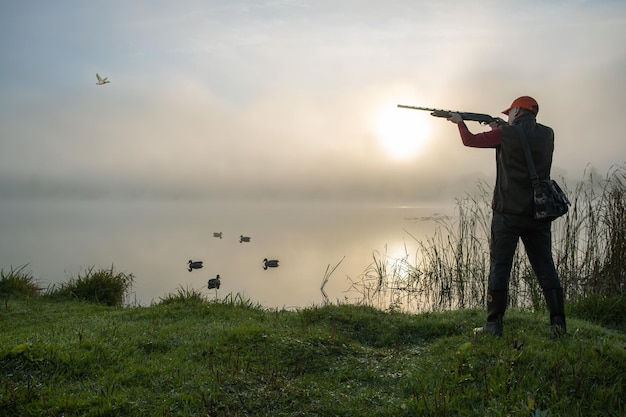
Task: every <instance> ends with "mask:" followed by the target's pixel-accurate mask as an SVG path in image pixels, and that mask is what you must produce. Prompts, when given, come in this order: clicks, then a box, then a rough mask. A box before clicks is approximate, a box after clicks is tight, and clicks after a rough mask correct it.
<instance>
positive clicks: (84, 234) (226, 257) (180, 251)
mask: <svg viewBox="0 0 626 417" xmlns="http://www.w3.org/2000/svg"><path fill="white" fill-rule="evenodd" d="M447 210H448V212H450V210H451V209H449V208H448V209H447ZM443 211H445V209H442V208H428V207H388V206H378V207H377V206H374V205H371V204H370V205H363V204H332V203H328V204H323V203H315V204H304V203H285V204H282V203H281V204H279V203H254V204H244V203H211V202H138V201H131V202H111V201H107V202H101V201H100V202H98V201H78V202H49V201H46V202H32V201H29V202H26V201H9V202H2V203H0V233H1V235H0V268H2V269H3V270H4V271H8V270H10V269H11V268H14V269H15V268H17V267H19V266H22V265H25V264H28V266H27V268H26V270H27V271H30V273H32V275H33V277H34V278H35V280H36V281H37V282H38V283H39V284H40V285H41V286H42V287H44V288H46V287H48V286H49V285H52V284H55V283H59V282H65V281H67V280H68V279H69V278H70V277H76V276H77V275H78V274H80V273H82V272H84V271H85V270H86V269H87V268H89V267H92V266H95V267H96V268H101V267H102V268H109V267H111V265H114V267H115V270H116V271H119V272H125V273H132V274H133V275H134V276H135V282H134V286H133V290H132V291H133V294H132V296H131V301H132V302H133V303H138V304H140V305H149V304H150V303H152V302H159V301H160V298H161V297H164V296H166V295H167V294H176V293H177V292H178V290H179V289H181V288H182V289H194V290H199V291H202V292H203V293H205V294H206V295H207V297H209V298H213V297H218V298H224V297H226V296H227V295H229V294H233V295H236V294H240V295H241V296H243V297H244V299H249V300H251V301H252V302H254V303H255V304H256V303H258V304H261V305H263V306H266V307H271V308H297V307H307V306H311V305H318V304H321V303H322V302H323V301H324V299H323V296H322V293H321V291H320V287H321V285H322V281H323V279H324V275H325V273H326V271H327V268H328V267H329V265H330V267H331V268H332V267H334V266H335V265H337V264H338V263H339V262H340V261H341V264H340V265H339V266H338V268H337V269H336V270H335V271H334V272H333V274H332V275H331V277H330V279H329V281H328V283H327V284H326V285H325V287H324V290H325V293H326V294H327V296H328V298H329V299H330V301H336V300H338V299H340V300H344V299H345V298H346V297H347V298H348V299H352V298H353V297H356V296H357V295H356V294H351V293H350V291H347V290H348V289H349V288H350V281H351V279H352V280H358V277H359V276H360V275H362V274H363V273H364V272H365V271H366V270H367V269H368V267H369V266H370V265H371V264H372V262H373V254H374V253H375V252H378V253H380V254H385V253H386V255H387V256H388V257H389V258H390V259H393V258H396V257H404V256H405V255H406V254H407V253H409V255H411V256H412V255H413V254H414V253H415V252H416V250H417V247H418V242H416V240H415V239H414V238H413V237H412V236H415V237H418V238H420V239H421V238H422V237H425V236H428V235H430V234H432V233H433V232H434V230H435V227H436V225H435V223H434V222H433V221H429V220H427V219H426V218H428V217H430V216H432V215H433V214H435V213H442V212H443ZM217 232H221V233H222V238H221V239H220V238H217V237H214V236H213V234H214V233H217ZM241 235H244V236H249V237H250V242H243V243H241V242H240V236H241ZM411 235H412V236H411ZM264 258H268V259H277V260H279V267H278V268H269V269H267V270H265V269H263V263H262V260H263V259H264ZM342 259H343V261H342ZM189 260H194V261H196V260H198V261H203V264H204V267H203V268H202V269H198V270H193V271H192V272H189V271H188V270H187V263H188V261H189ZM217 274H219V275H220V277H221V287H220V289H219V290H215V289H211V290H209V289H208V288H207V281H208V279H209V278H213V277H215V276H216V275H217Z"/></svg>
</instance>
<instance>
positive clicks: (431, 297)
mask: <svg viewBox="0 0 626 417" xmlns="http://www.w3.org/2000/svg"><path fill="white" fill-rule="evenodd" d="M564 181H565V180H562V181H560V182H563V184H564V185H565V187H564V188H565V190H566V192H567V193H568V195H569V197H570V200H571V202H572V206H571V208H570V211H569V213H567V214H566V215H565V216H563V217H561V218H560V219H557V220H556V221H555V222H554V223H553V225H552V238H553V256H554V260H555V264H556V267H557V270H558V272H559V275H560V278H561V281H562V285H563V287H564V289H565V293H566V296H567V298H569V299H579V298H583V297H587V296H590V295H597V296H607V295H615V294H624V292H625V290H626V259H625V257H624V255H623V254H624V253H625V252H626V165H624V166H616V167H614V168H612V169H611V170H610V171H609V172H608V174H607V175H606V176H605V177H604V178H598V176H597V175H596V174H595V173H594V172H593V171H586V172H585V173H584V175H583V180H582V181H580V182H579V183H578V184H576V186H575V187H574V188H573V189H570V188H569V187H567V184H566V183H565V182H564ZM491 194H492V191H491V189H490V187H489V186H488V185H487V184H486V183H485V182H482V181H480V182H478V184H477V190H476V192H475V193H474V194H472V195H469V194H468V195H466V196H465V197H463V198H459V199H456V200H455V211H456V214H457V215H456V216H454V217H435V218H433V219H432V220H434V221H436V222H437V223H438V228H437V231H436V232H435V233H434V235H433V236H431V237H428V238H426V239H425V240H420V239H417V238H416V237H414V236H412V235H411V234H410V232H409V231H407V233H408V234H409V235H411V236H412V237H413V238H414V239H415V240H416V242H417V243H418V250H417V252H416V253H415V254H414V256H411V255H410V254H409V253H408V252H407V253H406V254H405V256H404V257H402V258H399V259H398V258H389V257H388V256H387V254H386V251H385V252H383V253H379V252H374V254H373V258H374V259H373V263H372V264H371V265H370V267H369V268H367V269H366V271H365V272H364V273H363V274H362V275H360V276H359V277H357V278H356V279H351V281H352V282H351V283H352V286H351V290H353V291H356V292H357V293H358V294H359V295H360V297H361V299H360V300H359V302H361V303H363V304H370V305H375V306H378V307H383V308H388V309H404V310H407V311H436V310H451V309H456V308H471V307H481V306H483V305H484V304H485V293H486V285H487V278H488V276H489V236H490V225H491V216H492V212H491ZM509 297H510V300H509V303H510V305H511V306H512V307H533V308H534V309H538V308H540V307H541V306H543V303H544V302H543V297H542V294H541V289H540V288H539V285H538V282H537V279H536V277H535V275H534V272H533V270H532V267H531V266H530V264H529V262H528V259H527V256H526V253H525V250H524V247H523V245H522V244H521V243H520V244H519V245H518V249H517V251H516V253H515V257H514V261H513V268H512V271H511V279H510V285H509Z"/></svg>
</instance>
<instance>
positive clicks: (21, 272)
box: [0, 265, 41, 298]
mask: <svg viewBox="0 0 626 417" xmlns="http://www.w3.org/2000/svg"><path fill="white" fill-rule="evenodd" d="M27 267H28V265H22V266H19V267H17V268H15V269H14V268H13V267H11V269H9V271H7V272H5V271H4V269H1V270H0V297H3V298H8V297H10V296H19V295H23V296H27V297H34V296H36V295H38V294H39V291H41V288H40V287H39V285H37V283H36V282H35V279H34V278H33V275H32V273H31V272H30V271H29V270H27V269H26V268H27Z"/></svg>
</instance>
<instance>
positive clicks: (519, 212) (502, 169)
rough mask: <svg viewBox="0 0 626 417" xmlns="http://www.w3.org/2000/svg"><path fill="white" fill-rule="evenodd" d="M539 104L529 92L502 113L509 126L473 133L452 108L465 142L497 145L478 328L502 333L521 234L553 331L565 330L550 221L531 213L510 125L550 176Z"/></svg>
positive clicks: (526, 178)
mask: <svg viewBox="0 0 626 417" xmlns="http://www.w3.org/2000/svg"><path fill="white" fill-rule="evenodd" d="M538 112H539V105H538V104H537V101H535V99H533V98H532V97H528V96H523V97H519V98H517V99H515V100H514V101H513V103H512V104H511V106H510V107H509V108H507V109H506V110H504V111H503V112H502V113H504V114H506V115H507V116H508V125H507V124H505V123H504V122H503V121H501V122H502V123H492V124H491V125H490V127H491V131H488V132H484V133H479V134H472V133H471V132H470V131H469V130H468V128H467V126H466V125H465V123H464V122H463V120H462V118H461V116H460V115H459V114H458V113H452V114H451V115H450V117H449V118H448V120H450V121H451V122H452V123H456V124H457V126H458V128H459V132H460V134H461V139H462V140H463V144H464V145H465V146H469V147H473V148H494V149H495V150H496V184H495V188H494V193H493V201H492V209H493V217H492V221H491V240H490V268H489V282H488V291H487V321H486V323H485V324H484V326H483V327H480V328H478V329H476V331H477V332H483V333H489V334H493V335H496V336H501V335H502V317H503V316H504V312H505V311H506V307H507V296H508V286H509V278H510V275H511V267H512V264H513V257H514V254H515V249H516V247H517V243H518V241H519V239H520V238H521V239H522V242H523V243H524V247H525V248H526V253H527V254H528V260H529V261H530V264H531V266H532V268H533V271H534V272H535V275H536V276H537V279H538V280H539V285H540V286H541V288H542V290H543V294H544V297H545V299H546V304H547V306H548V311H549V312H550V325H551V329H552V332H553V335H555V336H559V335H561V334H563V333H565V332H566V325H565V310H564V303H563V289H562V287H561V282H560V280H559V276H558V274H557V272H556V268H555V266H554V261H553V259H552V233H551V223H550V222H549V221H545V220H535V219H534V217H533V204H534V200H533V188H532V183H531V180H530V174H529V172H528V165H527V163H526V158H525V155H524V149H523V147H522V142H521V138H520V137H519V134H518V132H517V130H516V127H514V126H520V127H521V128H522V129H523V131H524V132H525V133H526V137H527V140H528V144H529V147H530V150H531V153H532V157H533V160H534V163H535V168H536V170H537V175H538V176H539V179H540V180H543V179H547V178H549V177H550V169H551V166H552V153H553V151H554V132H553V131H552V129H551V128H549V127H547V126H544V125H541V124H539V123H537V121H536V116H537V113H538Z"/></svg>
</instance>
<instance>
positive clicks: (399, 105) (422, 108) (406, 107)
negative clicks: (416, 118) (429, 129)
mask: <svg viewBox="0 0 626 417" xmlns="http://www.w3.org/2000/svg"><path fill="white" fill-rule="evenodd" d="M398 107H400V108H402V109H412V110H424V111H435V110H440V109H431V108H430V107H417V106H405V105H404V104H398Z"/></svg>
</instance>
